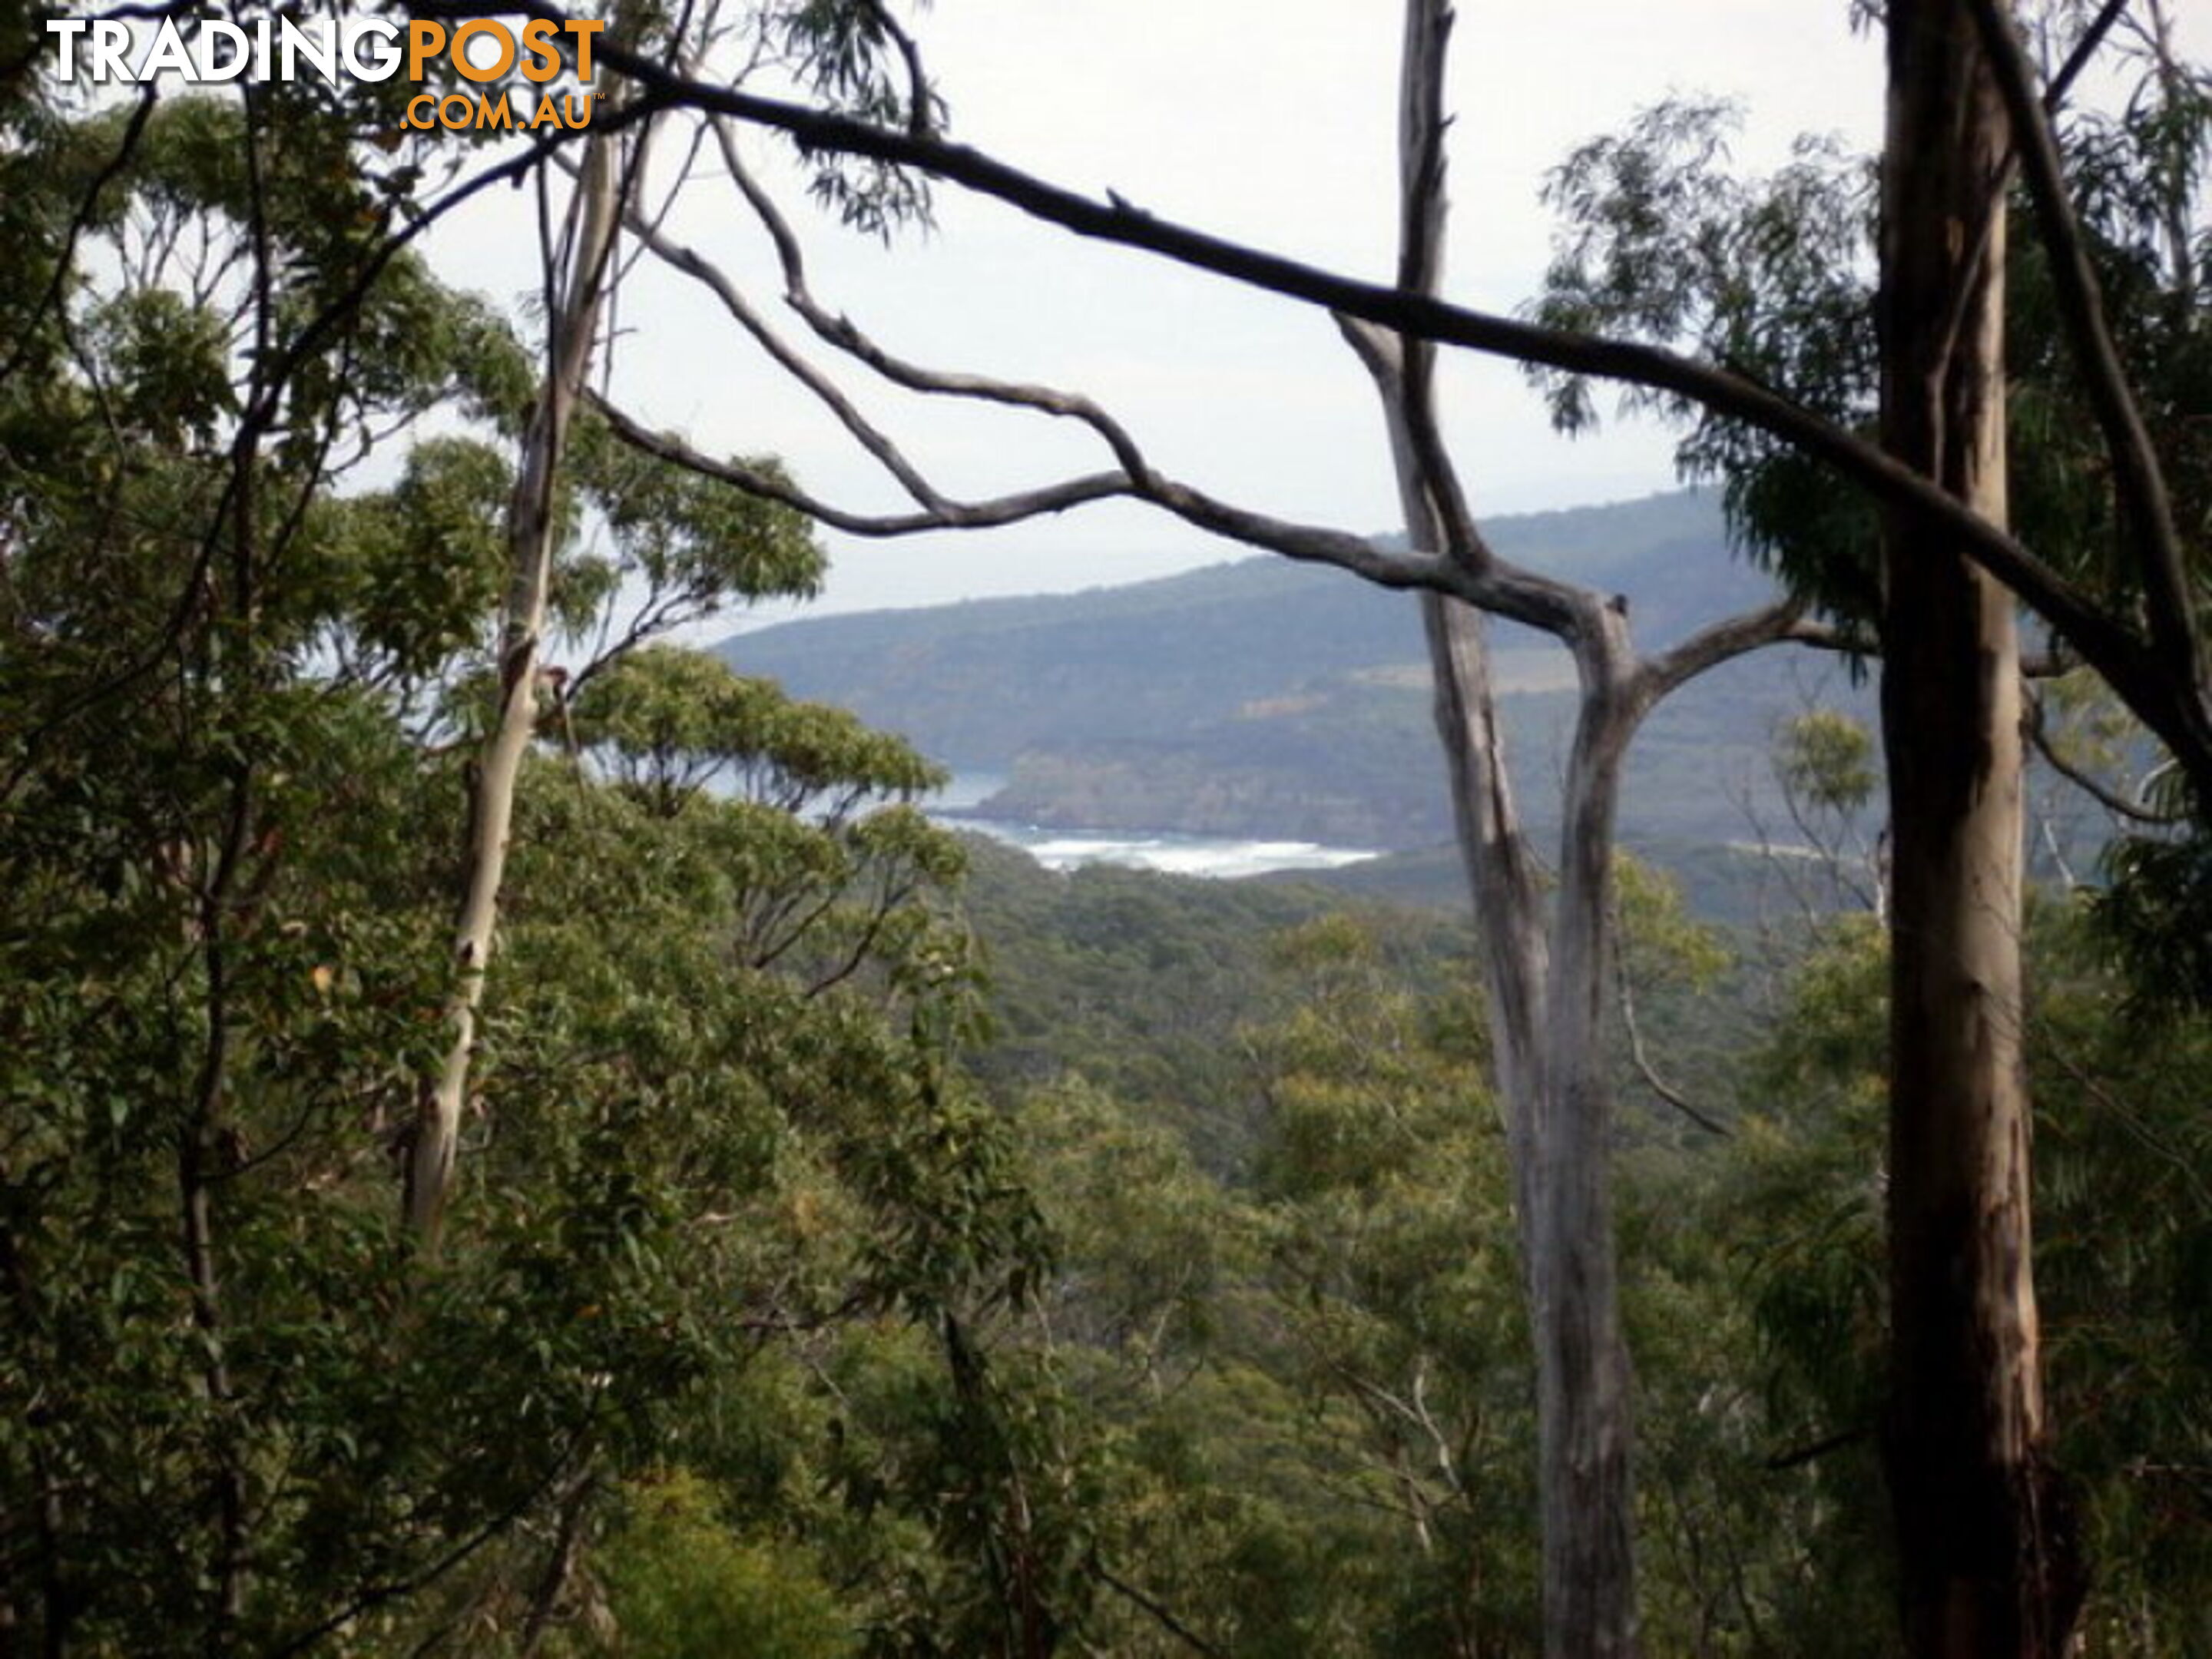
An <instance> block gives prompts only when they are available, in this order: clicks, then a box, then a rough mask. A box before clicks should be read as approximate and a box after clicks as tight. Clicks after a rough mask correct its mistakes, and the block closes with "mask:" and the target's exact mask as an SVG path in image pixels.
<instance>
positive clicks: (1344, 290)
mask: <svg viewBox="0 0 2212 1659" xmlns="http://www.w3.org/2000/svg"><path fill="white" fill-rule="evenodd" d="M423 9H424V10H425V11H426V13H428V14H429V15H468V14H470V13H471V11H472V10H477V9H481V7H477V6H472V5H471V4H468V3H457V0H428V3H426V5H425V7H424V8H423ZM522 9H523V10H525V11H526V12H528V13H529V14H530V15H538V16H544V17H548V18H551V19H554V20H556V21H566V20H565V14H563V13H562V12H561V11H560V10H559V9H557V8H555V7H553V6H550V5H549V4H546V3H544V0H527V3H526V4H525V5H524V6H523V7H522ZM600 57H601V59H602V61H603V62H605V63H606V64H608V65H610V66H611V67H612V68H613V69H615V70H617V71H618V72H620V73H622V74H624V75H627V76H631V77H633V78H634V79H635V80H637V81H638V82H641V84H642V85H643V86H645V87H646V88H648V89H649V90H650V92H651V93H652V94H653V98H654V99H655V100H659V101H665V102H671V103H681V104H684V105H686V106H690V107H692V108H695V109H699V110H702V111H707V112H714V113H720V114H722V115H726V116H729V117H731V118H735V119H738V120H741V121H744V122H747V123H750V124H752V125H759V126H764V127H768V128H770V129H772V130H775V131H781V132H784V133H786V134H788V135H790V136H791V137H793V138H795V139H797V140H798V141H799V142H800V143H802V144H804V145H805V146H807V147H809V148H811V149H817V150H829V151H836V152H839V153H843V154H848V155H860V156H866V157H868V158H871V159H873V160H878V161H887V162H891V163H895V164H898V165H903V166H910V167H916V168H918V169H920V170H921V171H923V172H926V173H930V174H932V175H933V176H934V177H937V178H939V179H945V180H946V181H948V182H950V183H952V184H955V185H960V186H961V187H962V188H963V189H967V190H969V191H975V193H977V194H980V195H984V196H988V197H993V198H994V199H996V200H999V201H1002V202H1005V203H1006V204H1009V205H1010V206H1012V207H1014V208H1017V209H1018V210H1020V211H1022V212H1024V213H1026V214H1028V215H1030V216H1032V217H1035V218H1037V219H1041V220H1043V221H1045V222H1048V223H1053V224H1057V225H1060V227H1062V228H1065V229H1067V230H1070V231H1073V232H1074V233H1076V234H1079V235H1083V236H1088V237H1092V238H1096V239H1098V240H1104V241H1109V242H1114V243H1117V244H1120V245H1122V246H1130V247H1139V248H1145V249H1147V250H1149V251H1151V252H1155V253H1158V254H1160V255H1162V256H1164V257H1165V258H1170V259H1173V260H1175V261H1176V262H1177V263H1179V264H1187V265H1190V266H1192V267H1194V268H1195V269H1199V270H1209V271H1212V272H1213V273H1215V274H1217V275H1219V276H1228V277H1231V278H1233V279H1235V280H1237V281H1239V282H1243V283H1248V284H1249V285H1252V286H1255V287H1258V288H1261V289H1267V290H1269V291H1271V292H1273V293H1278V294H1281V295H1287V296H1289V297H1291V298H1294V299H1299V300H1304V301H1309V302H1310V303H1313V304H1316V305H1319V306H1322V307H1327V308H1328V309H1331V310H1334V311H1337V312H1340V313H1344V314H1346V315H1348V316H1353V317H1358V318H1363V319H1366V320H1367V321H1370V322H1372V323H1376V324H1379V325H1383V326H1384V327H1387V328H1389V329H1392V330H1394V331H1397V332H1400V333H1403V334H1407V335H1413V336H1417V337H1422V338H1426V339H1431V340H1434V341H1436V342H1437V343H1442V344H1449V345H1455V346H1459V347H1462V348H1465V349H1470V350H1474V351H1480V352H1483V353H1486V354H1488V355H1491V356H1503V357H1507V358H1510V359H1514V360H1516V361H1519V362H1531V363H1539V364H1542V365H1545V366H1547V367H1549V368H1558V369H1562V370H1565V371H1566V372H1568V373H1571V374H1586V375H1589V376H1592V377H1594V378H1596V379H1600V380H1619V381H1623V382H1626V383H1627V384H1631V385H1636V386H1645V387H1648V388H1650V389H1652V390H1655V391H1662V392H1674V393H1676V394H1678V395H1680V396H1682V397H1685V398H1689V399H1691V400H1692V401H1694V402H1696V403H1699V404H1703V405H1704V406H1705V407H1707V408H1709V409H1711V410H1714V411H1715V412H1716V413H1717V414H1720V415H1723V416H1727V417H1729V418H1731V419H1735V420H1740V421H1742V422H1745V423H1746V424H1747V425H1749V426H1752V427H1754V428H1757V429H1759V430H1760V431H1763V432H1765V433H1768V434H1769V435H1771V436H1774V437H1776V438H1778V439H1780V440H1782V441H1784V442H1785V443H1788V444H1790V445H1791V446H1793V447H1796V448H1797V449H1799V450H1801V451H1802V452H1803V453H1807V454H1808V455H1810V456H1812V457H1814V458H1815V459H1819V460H1821V461H1823V462H1825V463H1826V464H1827V465H1830V466H1832V467H1833V468H1834V469H1835V470H1836V471H1838V472H1839V473H1841V474H1842V475H1843V476H1844V477H1848V478H1850V479H1851V480H1852V481H1853V482H1854V483H1857V484H1858V485H1859V486H1860V487H1861V488H1863V489H1866V490H1868V491H1869V493H1870V494H1872V495H1875V497H1877V498H1878V499H1880V500H1881V501H1886V502H1888V503H1890V504H1892V505H1893V506H1896V507H1900V508H1903V509H1905V510H1909V511H1911V512H1913V513H1917V514H1919V515H1921V516H1922V517H1923V518H1924V519H1925V520H1928V521H1929V523H1930V524H1932V525H1936V526H1941V527H1942V528H1943V529H1944V530H1945V531H1946V532H1948V533H1949V534H1951V535H1953V536H1954V538H1956V539H1957V541H1958V543H1959V544H1960V546H1961V548H1962V550H1964V551H1965V553H1966V556H1968V557H1970V558H1972V560H1973V561H1974V562H1976V563H1977V564H1978V565H1980V566H1981V567H1982V568H1984V569H1986V570H1988V571H1989V572H1990V574H1992V575H1994V576H1995V577H1996V579H1997V580H2000V581H2002V582H2003V583H2005V584H2006V585H2007V586H2009V587H2010V588H2012V589H2013V591H2014V592H2016V593H2017V594H2019V595H2020V596H2021V598H2022V599H2024V600H2026V601H2027V603H2028V604H2029V605H2031V606H2032V607H2033V608H2034V609H2035V611H2037V612H2038V613H2039V614H2040V615H2041V616H2042V617H2044V619H2045V621H2047V622H2049V623H2051V625H2053V626H2054V627H2056V628H2057V629H2058V630H2059V631H2060V632H2061V633H2062V634H2063V635H2065V637H2066V638H2067V639H2068V640H2069V641H2070V642H2071V643H2072V644H2073V645H2074V646H2075V648H2076V649H2078V650H2079V651H2080V652H2081V654H2082V657H2083V659H2085V660H2086V661H2087V662H2088V663H2089V664H2090V665H2092V666H2093V667H2094V668H2096V669H2097V671H2099V672H2100V674H2102V675H2103V676H2104V677H2105V678H2106V682H2107V683H2108V684H2111V685H2112V689H2113V690H2115V691H2116V692H2117V693H2118V695H2119V696H2121V698H2122V699H2123V700H2124V702H2127V704H2128V705H2129V707H2130V708H2131V709H2133V710H2134V711H2135V713H2136V715H2137V717H2138V718H2140V719H2141V720H2142V721H2143V722H2144V724H2145V725H2147V726H2150V727H2151V729H2152V730H2153V731H2154V732H2157V733H2158V734H2159V736H2160V738H2162V739H2164V740H2165V741H2166V744H2167V747H2168V748H2169V749H2171V750H2172V751H2173V753H2174V754H2175V755H2176V757H2179V759H2181V760H2182V762H2183V763H2184V764H2185V765H2186V766H2187V767H2188V769H2189V770H2190V771H2191V775H2192V776H2193V777H2194V778H2196V779H2197V781H2198V782H2199V783H2200V785H2201V786H2203V793H2207V794H2208V795H2212V709H2208V708H2207V707H2206V706H2205V702H2204V700H2203V696H2201V695H2200V693H2199V690H2198V688H2197V685H2196V684H2194V683H2193V682H2191V683H2177V680H2176V678H2174V677H2173V676H2172V675H2171V674H2170V673H2167V672H2162V671H2160V670H2159V668H2158V667H2157V666H2156V665H2153V664H2150V663H2147V662H2146V661H2145V660H2144V659H2143V655H2142V641H2141V639H2140V637H2139V636H2138V635H2137V634H2136V631H2135V629H2132V628H2130V627H2129V626H2127V625H2126V624H2124V623H2122V622H2120V621H2118V620H2116V619H2115V618H2113V617H2111V616H2109V615H2107V614H2106V612H2105V611H2103V610H2102V609H2100V606H2099V605H2097V604H2096V602H2095V601H2094V600H2093V599H2092V598H2091V597H2090V596H2089V595H2088V594H2087V593H2086V592H2084V591H2083V590H2081V588H2079V587H2078V586H2075V584H2073V583H2072V582H2070V581H2069V580H2067V579H2066V578H2065V577H2064V576H2063V575H2062V574H2060V573H2059V572H2058V571H2057V569H2055V568H2053V567H2051V565H2049V564H2048V563H2046V562H2044V561H2043V560H2041V559H2039V558H2038V557H2037V556H2035V555H2034V554H2033V552H2031V551H2030V550H2028V549H2027V547H2026V546H2024V545H2023V544H2021V543H2020V542H2019V541H2017V540H2016V539H2015V538H2013V537H2012V536H2011V535H2010V534H2008V532H2006V531H2004V530H2003V529H2002V528H2001V527H1999V526H1996V525H1995V524H1993V523H1991V522H1990V520H1986V519H1984V518H1983V517H1982V516H1981V515H1980V514H1978V513H1975V512H1974V511H1973V510H1972V508H1971V507H1967V506H1966V505H1965V504H1964V503H1962V502H1960V501H1958V500H1956V499H1955V498H1954V497H1953V496H1952V495H1950V494H1949V493H1948V492H1947V491H1945V490H1944V489H1942V488H1940V487H1939V486H1938V485H1936V483H1932V482H1931V481H1930V480H1929V479H1927V478H1925V477H1922V476H1921V475H1920V474H1919V473H1917V472H1916V471H1914V470H1913V469H1911V467H1909V466H1907V465H1904V464H1903V463H1901V462H1899V461H1898V460H1896V459H1894V458H1893V457H1891V456H1889V455H1887V454H1886V453H1884V452H1883V451H1882V450H1881V447H1879V446H1878V445H1876V444H1875V443H1873V442H1871V441H1869V440H1868V439H1866V438H1864V437H1862V436H1861V435H1858V434H1857V433H1855V432H1852V431H1850V430H1847V429H1845V428H1843V427H1841V426H1838V425H1837V424H1836V423H1835V422H1832V421H1829V420H1826V419H1825V418H1823V417H1822V416H1819V415H1816V414H1814V412H1812V411H1811V410H1807V409H1805V408H1804V407H1802V405H1800V404H1796V403H1793V402H1792V401H1790V399H1789V398H1784V397H1782V396H1780V395H1779V394H1778V393H1776V392H1772V391H1771V390H1769V389H1768V388H1766V387H1764V386H1758V385H1755V384H1753V382H1751V381H1749V380H1746V379H1745V378H1743V377H1742V376H1741V375H1739V374H1731V373H1730V372H1729V371H1728V370H1726V369H1723V368H1716V367H1714V366H1712V365H1711V364H1708V363H1705V362H1699V361H1696V360H1694V359H1692V358H1688V357H1685V356H1680V355H1679V354H1676V353H1674V352H1670V351H1667V350H1663V349H1659V348H1656V347H1653V346H1647V345H1642V344H1638V343H1633V342H1628V341H1620V340H1612V339H1606V338H1601V337H1589V336H1585V335H1582V334H1577V333H1574V332H1571V331H1564V330H1559V329H1552V328H1547V327H1543V326H1541V325H1536V324H1532V323H1527V322H1522V321H1517V320H1515V319H1510V318H1504V317H1500V316H1497V315H1495V314H1492V313H1484V312H1479V311H1474V310H1471V309H1468V308H1466V307H1459V306H1453V305H1449V304H1446V303H1444V302H1443V301H1438V300H1435V299H1430V298H1426V297H1424V296H1420V295H1408V294H1407V293H1405V292H1403V291H1402V290H1401V289H1395V288H1391V287H1385V286H1383V285H1380V284H1377V283H1367V282H1360V281H1357V280H1355V279H1352V278H1350V277H1346V276H1340V275H1337V274H1335V273H1333V272H1329V271H1325V270H1319V269H1317V268H1316V267H1314V266H1312V265H1309V264H1304V263H1301V262H1299V261H1297V260H1293V259H1290V258H1284V257H1283V256H1281V255H1279V254H1275V253H1270V252H1266V251H1265V250H1262V249H1259V248H1255V247H1251V246H1246V245H1243V244H1240V243H1236V242H1232V241H1229V240H1225V239H1223V238H1220V237H1217V236H1212V235H1209V234H1206V233H1204V232H1201V231H1199V230H1196V229H1194V228H1191V227H1189V226H1187V225H1183V224H1180V223H1178V222H1175V221H1173V220H1170V219H1166V218H1163V217H1160V216H1157V215H1153V214H1149V213H1145V212H1140V211H1139V210H1135V209H1133V208H1130V207H1128V206H1127V205H1126V204H1115V203H1114V202H1113V201H1111V200H1108V201H1104V202H1101V201H1097V200H1095V199H1093V198H1091V197H1087V196H1084V195H1081V194H1079V193H1077V192H1075V191H1070V190H1066V189H1064V188H1062V187H1060V186H1059V185H1053V184H1051V183H1049V182H1048V181H1046V180H1044V179H1040V178H1037V177H1036V176H1035V175H1033V174H1030V173H1024V172H1023V171H1021V170H1020V169H1018V168H1016V167H1011V166H1009V165H1007V164H1006V162H1004V161H999V160H997V159H996V158H995V157H993V156H991V155H987V154H985V153H983V152H981V151H980V150H976V149H971V148H969V147H968V146H965V145H960V144H952V143H945V142H944V141H942V140H939V139H936V138H921V137H915V136H914V135H912V134H910V133H906V132H900V131H892V130H890V129H886V128H883V127H878V126H874V125H870V124H869V123H866V122H864V121H857V120H854V119H852V118H848V117H844V116H840V115H836V114H831V113H829V112H823V111H821V110H817V109H813V108H810V107H807V106H803V105H797V104H793V103H789V102H787V101H784V100H777V99H771V98H764V97H761V96H759V95H757V94H751V93H747V92H744V91H742V90H739V89H738V88H733V87H726V86H718V85H714V84H711V83H708V82H700V81H696V80H691V79H687V78H685V77H684V76H678V75H676V74H674V73H672V72H671V71H670V70H666V69H665V68H663V67H662V66H661V65H659V64H656V63H653V61H651V60H650V59H647V58H642V57H641V56H640V55H639V54H637V53H635V52H631V51H629V50H627V49H625V48H623V47H622V46H619V45H617V44H614V43H611V42H610V43H605V44H603V46H601V48H600Z"/></svg>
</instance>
